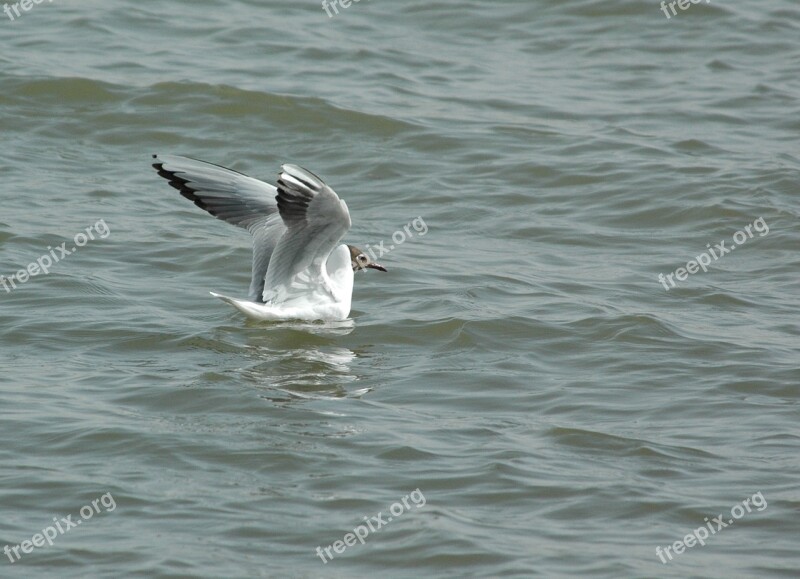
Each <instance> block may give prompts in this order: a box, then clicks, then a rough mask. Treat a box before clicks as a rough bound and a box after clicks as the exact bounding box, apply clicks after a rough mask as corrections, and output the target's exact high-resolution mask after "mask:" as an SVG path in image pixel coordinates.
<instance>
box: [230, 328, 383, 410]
mask: <svg viewBox="0 0 800 579" xmlns="http://www.w3.org/2000/svg"><path fill="white" fill-rule="evenodd" d="M354 328H355V324H354V322H353V321H352V320H344V321H342V322H325V323H301V324H298V323H282V324H272V325H271V326H270V327H269V329H268V330H266V331H265V328H263V327H262V328H257V329H258V330H259V331H257V332H254V333H252V334H250V335H249V336H248V340H247V345H246V347H247V348H248V349H249V351H250V358H251V361H252V364H251V365H250V366H249V367H248V368H245V369H243V370H242V377H243V378H244V379H246V380H248V381H250V382H252V383H254V384H256V385H257V386H258V387H259V388H264V389H267V390H269V394H266V395H265V396H266V397H267V398H268V399H270V400H273V401H276V402H286V401H289V400H308V399H320V398H343V397H360V396H363V395H364V394H366V393H367V392H369V391H370V390H371V389H370V388H354V387H353V384H354V383H355V382H357V381H358V380H359V377H358V375H356V374H355V372H354V371H353V369H352V366H353V363H354V362H355V361H356V359H357V355H356V353H355V352H354V351H352V350H350V349H349V348H346V347H343V346H341V344H340V343H339V341H340V340H341V337H342V336H346V335H348V334H350V333H351V332H352V331H353V329H354Z"/></svg>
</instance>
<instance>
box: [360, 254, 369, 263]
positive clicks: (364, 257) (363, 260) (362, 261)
mask: <svg viewBox="0 0 800 579" xmlns="http://www.w3.org/2000/svg"><path fill="white" fill-rule="evenodd" d="M358 261H360V262H361V263H367V256H366V255H364V254H363V253H362V254H361V255H359V256H358Z"/></svg>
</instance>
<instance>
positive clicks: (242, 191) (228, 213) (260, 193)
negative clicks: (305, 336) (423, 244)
mask: <svg viewBox="0 0 800 579" xmlns="http://www.w3.org/2000/svg"><path fill="white" fill-rule="evenodd" d="M153 159H154V162H153V167H154V168H155V170H156V171H157V172H158V174H159V175H160V176H161V177H164V178H165V179H167V180H168V181H169V184H170V185H171V186H172V187H174V188H175V189H177V190H178V191H180V193H181V195H183V196H184V197H186V198H187V199H189V200H190V201H192V202H193V203H194V204H195V205H197V206H198V207H200V208H202V209H204V210H206V211H207V212H209V213H210V214H211V215H213V216H214V217H217V218H218V219H222V220H223V221H227V222H228V223H230V224H232V225H236V226H238V227H241V228H243V229H246V230H247V231H249V232H250V234H251V235H252V237H253V264H252V278H251V281H250V291H249V294H248V297H247V299H236V298H231V297H228V296H224V295H221V294H218V293H214V292H211V295H213V296H215V297H217V298H219V299H221V300H222V301H224V302H226V303H228V304H230V305H232V306H233V307H235V308H236V309H237V310H239V311H240V312H242V313H243V314H245V315H246V316H247V317H249V318H252V319H257V320H270V321H280V320H309V321H310V320H326V321H334V320H344V319H346V318H347V316H348V315H350V306H351V300H352V295H353V279H354V272H355V271H358V270H365V269H368V268H371V269H377V270H380V271H386V269H385V268H384V267H383V266H381V265H379V264H377V263H373V262H372V261H371V260H370V259H369V257H367V255H366V254H364V252H363V251H361V250H360V249H358V248H357V247H355V246H352V245H345V244H340V243H339V242H340V241H341V239H342V238H343V237H344V235H345V234H346V233H347V231H348V230H349V229H350V225H351V221H350V212H349V211H348V209H347V204H345V202H344V201H342V200H341V199H339V196H338V195H337V194H336V193H335V192H334V190H333V189H331V188H330V187H328V186H327V185H326V184H325V183H324V182H323V181H322V180H321V179H320V178H319V177H317V176H316V175H314V174H313V173H311V172H310V171H307V170H305V169H303V168H302V167H298V166H297V165H288V164H287V165H283V166H282V167H281V172H280V175H279V177H278V185H277V187H276V186H273V185H270V184H269V183H265V182H263V181H259V180H258V179H254V178H252V177H248V176H247V175H244V174H242V173H239V172H237V171H233V170H231V169H226V168H225V167H221V166H218V165H213V164H211V163H206V162H205V161H198V160H196V159H190V158H188V157H180V156H177V155H153Z"/></svg>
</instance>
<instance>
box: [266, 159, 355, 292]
mask: <svg viewBox="0 0 800 579" xmlns="http://www.w3.org/2000/svg"><path fill="white" fill-rule="evenodd" d="M276 200H277V205H278V211H279V213H280V216H281V219H282V220H283V223H284V225H285V226H286V232H285V233H284V234H283V235H282V236H281V238H280V241H279V242H278V245H277V246H276V247H275V251H274V252H273V254H272V259H270V262H269V268H268V269H267V276H266V282H265V284H264V294H263V299H264V302H265V303H283V302H285V301H287V300H288V299H290V298H292V297H293V296H296V295H298V294H303V293H304V290H305V291H310V290H312V289H313V288H315V287H316V288H319V284H320V282H323V286H325V285H326V284H325V283H324V282H325V280H326V278H327V272H326V271H325V264H326V262H327V260H328V256H330V254H331V252H332V251H333V249H334V248H335V247H336V246H337V245H338V243H339V241H341V239H342V237H344V235H345V233H347V231H348V230H349V229H350V225H351V221H350V212H349V211H348V210H347V205H346V204H345V202H344V201H342V200H341V199H339V196H338V195H336V193H335V192H334V190H333V189H331V188H330V187H328V186H327V185H326V184H325V183H323V181H322V179H320V178H319V177H317V176H316V175H314V174H313V173H311V172H310V171H307V170H305V169H303V168H301V167H298V166H297V165H283V166H282V167H281V173H280V177H279V178H278V195H277V196H276ZM331 297H334V296H331Z"/></svg>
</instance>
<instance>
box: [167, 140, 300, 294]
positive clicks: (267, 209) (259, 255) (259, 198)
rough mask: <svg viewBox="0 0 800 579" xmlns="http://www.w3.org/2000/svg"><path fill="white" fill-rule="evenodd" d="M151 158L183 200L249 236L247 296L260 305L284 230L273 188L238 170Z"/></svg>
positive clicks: (171, 157)
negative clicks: (273, 257) (248, 283)
mask: <svg viewBox="0 0 800 579" xmlns="http://www.w3.org/2000/svg"><path fill="white" fill-rule="evenodd" d="M153 159H154V163H153V168H154V169H155V170H156V171H157V172H158V174H159V175H160V176H161V177H163V178H164V179H166V180H167V181H168V182H169V184H170V185H171V186H172V187H174V188H175V189H177V190H178V191H179V192H180V194H181V195H183V196H184V197H185V198H186V199H188V200H189V201H191V202H193V203H194V204H195V205H197V206H198V207H200V208H201V209H204V210H205V211H207V212H208V213H210V214H211V215H213V216H214V217H216V218H217V219H221V220H223V221H226V222H228V223H230V224H232V225H236V226H237V227H241V228H243V229H247V230H248V231H249V232H250V233H251V234H252V236H253V268H252V279H251V282H250V292H249V297H250V299H251V300H253V301H256V302H261V301H262V296H263V292H264V279H265V277H266V274H267V270H268V268H269V262H270V259H271V257H272V253H273V251H274V250H275V246H276V245H277V243H278V240H279V239H280V238H281V236H282V235H283V234H284V232H285V231H286V226H285V225H284V223H283V221H282V219H281V217H280V214H279V212H278V205H277V202H276V199H275V195H276V193H277V189H276V188H275V187H274V186H273V185H270V184H268V183H264V182H263V181H259V180H258V179H253V178H252V177H248V176H247V175H244V174H243V173H239V172H238V171H233V170H231V169H226V168H225V167H221V166H219V165H214V164H212V163H206V162H205V161H199V160H197V159H191V158H189V157H180V156H178V155H153Z"/></svg>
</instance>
